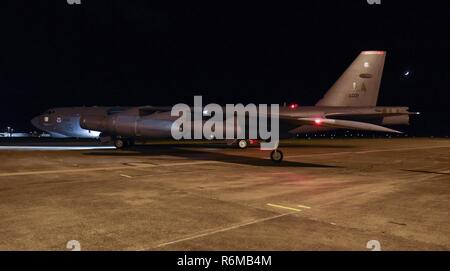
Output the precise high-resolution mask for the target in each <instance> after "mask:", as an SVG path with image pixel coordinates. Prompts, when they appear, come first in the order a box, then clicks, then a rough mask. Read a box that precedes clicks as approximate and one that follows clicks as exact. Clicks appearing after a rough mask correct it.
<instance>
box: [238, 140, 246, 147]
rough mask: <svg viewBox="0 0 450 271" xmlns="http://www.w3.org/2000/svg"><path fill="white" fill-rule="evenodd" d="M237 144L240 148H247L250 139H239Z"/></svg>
mask: <svg viewBox="0 0 450 271" xmlns="http://www.w3.org/2000/svg"><path fill="white" fill-rule="evenodd" d="M237 145H238V147H239V149H246V148H247V147H248V141H247V140H245V139H241V140H238V143H237Z"/></svg>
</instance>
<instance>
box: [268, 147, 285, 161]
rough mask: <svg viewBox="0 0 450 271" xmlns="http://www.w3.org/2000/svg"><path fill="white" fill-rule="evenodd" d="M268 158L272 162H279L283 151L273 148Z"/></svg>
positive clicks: (281, 159)
mask: <svg viewBox="0 0 450 271" xmlns="http://www.w3.org/2000/svg"><path fill="white" fill-rule="evenodd" d="M270 159H271V160H272V162H274V163H280V162H281V161H283V152H282V151H280V150H278V149H275V150H273V151H272V152H271V153H270Z"/></svg>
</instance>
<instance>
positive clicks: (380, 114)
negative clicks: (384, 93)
mask: <svg viewBox="0 0 450 271" xmlns="http://www.w3.org/2000/svg"><path fill="white" fill-rule="evenodd" d="M418 114H419V112H392V113H391V112H376V113H359V112H355V113H351V112H343V113H327V114H325V116H326V117H328V118H342V119H351V118H364V119H368V118H383V117H395V116H405V115H418Z"/></svg>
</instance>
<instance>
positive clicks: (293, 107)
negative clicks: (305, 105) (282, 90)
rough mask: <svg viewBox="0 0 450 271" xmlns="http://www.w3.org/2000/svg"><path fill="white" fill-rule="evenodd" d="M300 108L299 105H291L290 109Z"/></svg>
mask: <svg viewBox="0 0 450 271" xmlns="http://www.w3.org/2000/svg"><path fill="white" fill-rule="evenodd" d="M297 107H298V104H290V105H289V108H290V109H296V108H297Z"/></svg>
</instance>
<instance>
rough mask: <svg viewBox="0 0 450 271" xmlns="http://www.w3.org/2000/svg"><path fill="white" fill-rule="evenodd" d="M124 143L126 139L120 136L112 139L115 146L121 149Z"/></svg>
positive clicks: (124, 145)
mask: <svg viewBox="0 0 450 271" xmlns="http://www.w3.org/2000/svg"><path fill="white" fill-rule="evenodd" d="M126 145H127V143H126V141H125V140H123V139H121V138H117V139H115V140H114V146H116V148H117V149H123V148H125V147H126Z"/></svg>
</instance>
